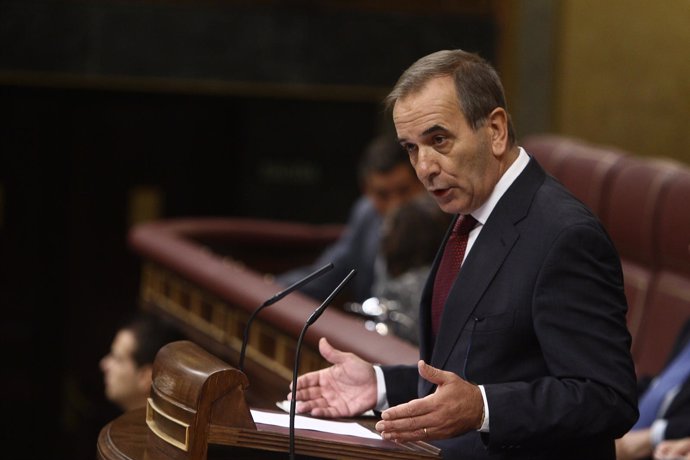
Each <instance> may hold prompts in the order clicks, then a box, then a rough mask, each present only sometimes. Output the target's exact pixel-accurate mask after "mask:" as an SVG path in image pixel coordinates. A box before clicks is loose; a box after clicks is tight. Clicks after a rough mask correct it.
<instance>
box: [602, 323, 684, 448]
mask: <svg viewBox="0 0 690 460" xmlns="http://www.w3.org/2000/svg"><path fill="white" fill-rule="evenodd" d="M640 390H641V391H640V394H641V397H640V405H639V408H640V418H639V419H638V421H637V423H636V424H635V425H634V426H633V427H632V429H631V430H630V431H629V432H628V433H627V434H625V435H624V436H623V437H622V438H620V439H618V440H616V458H617V459H619V460H630V459H646V458H651V456H652V453H653V452H654V447H655V446H656V445H658V444H659V443H660V442H661V441H663V440H666V439H678V438H683V437H687V436H690V321H688V322H686V323H685V325H684V326H683V328H682V329H681V331H680V334H679V335H678V339H677V340H676V344H675V346H674V348H673V351H672V352H671V357H670V360H669V361H668V363H667V364H666V367H664V369H663V371H662V372H661V374H659V375H658V376H657V377H656V378H654V379H650V378H642V379H640Z"/></svg>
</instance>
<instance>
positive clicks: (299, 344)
mask: <svg viewBox="0 0 690 460" xmlns="http://www.w3.org/2000/svg"><path fill="white" fill-rule="evenodd" d="M355 273H357V270H354V269H352V270H350V273H348V274H347V276H346V277H345V279H343V280H342V281H341V282H340V284H339V285H338V286H337V287H336V288H335V289H334V290H333V292H331V294H330V295H329V296H328V298H327V299H326V300H324V301H323V303H322V304H321V305H320V306H319V307H318V308H317V309H316V310H314V313H312V314H311V316H309V318H307V321H306V323H304V327H303V328H302V332H300V334H299V338H298V339H297V345H296V351H295V366H294V368H293V369H292V396H291V398H290V451H289V452H290V460H294V458H295V409H296V407H297V373H298V372H299V359H300V351H301V349H302V340H303V339H304V334H305V333H306V332H307V328H308V327H309V326H311V325H312V324H314V322H316V320H317V319H319V316H321V315H322V314H323V312H324V311H326V307H328V305H329V304H330V303H331V302H332V301H333V298H335V296H336V295H338V293H339V292H340V291H341V290H342V289H343V287H345V285H346V284H347V283H348V281H350V279H351V278H352V277H353V276H355Z"/></svg>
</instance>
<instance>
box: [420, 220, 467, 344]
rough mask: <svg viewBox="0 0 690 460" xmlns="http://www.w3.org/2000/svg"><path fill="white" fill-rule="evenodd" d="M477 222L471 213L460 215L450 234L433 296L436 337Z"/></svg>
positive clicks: (433, 324)
mask: <svg viewBox="0 0 690 460" xmlns="http://www.w3.org/2000/svg"><path fill="white" fill-rule="evenodd" d="M476 224H477V220H476V219H475V218H474V217H472V216H471V215H469V214H467V215H465V216H462V215H461V216H460V217H458V220H456V221H455V225H454V226H453V230H452V231H451V233H450V235H449V236H448V241H447V242H446V247H445V248H444V249H443V256H442V257H441V262H440V263H439V265H438V270H437V271H436V278H435V279H434V292H433V294H432V297H431V331H432V333H433V336H434V337H436V333H437V332H438V329H439V326H440V324H441V315H442V314H443V307H444V305H445V304H446V299H447V298H448V293H449V292H450V288H451V286H453V282H455V278H457V276H458V272H459V271H460V265H461V264H462V259H463V257H465V249H467V239H468V236H469V234H470V231H471V230H472V229H473V228H474V226H475V225H476Z"/></svg>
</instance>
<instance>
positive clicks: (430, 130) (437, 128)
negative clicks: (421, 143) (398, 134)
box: [422, 125, 448, 136]
mask: <svg viewBox="0 0 690 460" xmlns="http://www.w3.org/2000/svg"><path fill="white" fill-rule="evenodd" d="M436 131H444V132H447V131H448V129H447V128H445V127H443V126H441V125H433V126H431V127H430V128H427V129H425V130H424V132H423V133H422V135H423V136H428V135H429V134H431V133H435V132H436Z"/></svg>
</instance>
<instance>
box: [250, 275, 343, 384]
mask: <svg viewBox="0 0 690 460" xmlns="http://www.w3.org/2000/svg"><path fill="white" fill-rule="evenodd" d="M332 268H333V264H332V263H329V264H327V265H324V266H323V267H321V268H319V269H318V270H316V271H315V272H313V273H310V274H309V275H307V276H306V277H304V278H302V279H301V280H299V281H297V282H296V283H293V284H291V285H290V286H288V287H287V288H285V289H283V290H282V291H280V292H279V293H277V294H276V295H274V296H273V297H271V298H270V299H268V300H266V301H265V302H264V303H262V304H261V305H259V306H258V308H256V309H255V310H254V311H253V312H252V314H251V315H250V316H249V319H248V320H247V324H245V325H244V336H243V337H242V349H241V350H240V361H239V364H238V368H239V370H240V371H242V372H244V356H245V354H246V352H247V343H249V328H250V327H251V325H252V322H253V321H254V318H256V315H257V314H259V312H260V311H261V310H263V309H264V308H266V307H268V306H269V305H273V304H274V303H276V302H277V301H279V300H280V299H282V298H283V297H285V296H286V295H288V294H290V293H291V292H292V291H295V290H297V289H299V288H301V287H302V286H304V285H305V284H307V283H309V282H310V281H311V280H313V279H315V278H318V277H319V276H321V275H323V274H324V273H326V272H327V271H330V270H331V269H332Z"/></svg>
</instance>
